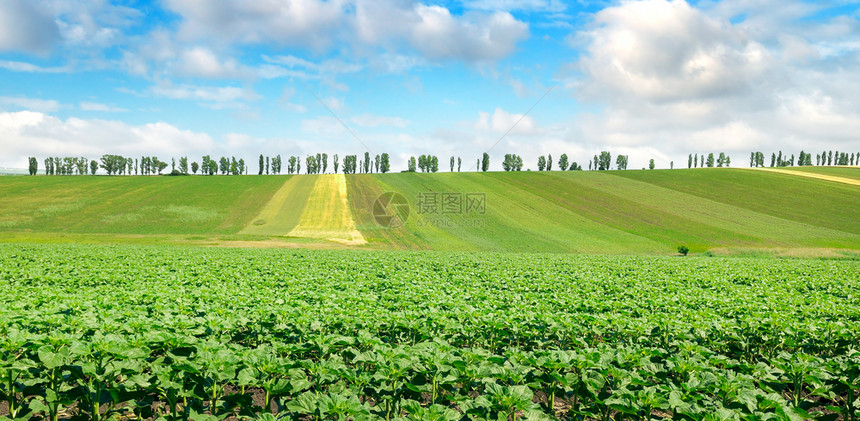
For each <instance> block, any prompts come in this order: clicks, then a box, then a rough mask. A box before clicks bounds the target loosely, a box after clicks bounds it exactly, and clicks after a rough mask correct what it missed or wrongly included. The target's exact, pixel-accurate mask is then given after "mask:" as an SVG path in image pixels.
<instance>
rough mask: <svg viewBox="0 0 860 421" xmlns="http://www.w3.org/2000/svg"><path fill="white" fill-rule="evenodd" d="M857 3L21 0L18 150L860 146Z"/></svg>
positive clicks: (576, 157)
mask: <svg viewBox="0 0 860 421" xmlns="http://www.w3.org/2000/svg"><path fill="white" fill-rule="evenodd" d="M858 9H860V2H857V1H845V0H831V1H816V2H810V1H796V0H778V1H775V0H774V1H772V0H761V1H748V0H726V1H696V2H685V1H681V0H675V1H666V0H641V1H601V0H595V1H589V0H581V1H556V0H524V1H513V0H467V1H410V0H377V1H366V0H329V1H320V0H260V1H250V0H219V1H204V0H161V1H144V0H124V1H108V0H44V1H38V2H37V1H31V0H4V1H2V2H0V80H2V83H0V150H2V151H3V153H2V154H0V166H2V167H18V168H21V167H26V158H27V157H28V156H37V157H39V159H40V161H41V160H42V159H43V158H44V157H46V156H85V157H88V158H90V159H93V158H98V157H99V156H101V155H102V154H109V153H113V154H121V155H125V156H134V157H138V156H142V155H147V156H152V155H156V156H158V157H160V158H161V159H163V160H164V159H169V158H170V157H179V156H189V158H191V159H192V160H199V158H200V156H202V155H206V154H208V155H214V156H236V157H237V158H240V157H241V158H245V159H246V160H251V161H252V162H256V159H255V157H256V156H258V155H259V154H261V153H262V154H266V155H276V154H280V155H283V156H288V155H299V156H305V155H307V154H312V153H317V152H326V153H328V154H329V155H333V154H335V153H337V154H339V155H341V156H343V155H345V154H360V153H363V152H364V151H370V152H371V153H377V154H378V153H382V152H388V153H390V154H391V155H392V161H393V162H392V163H393V166H394V169H395V170H397V169H401V168H402V167H405V162H406V159H407V157H408V156H410V155H419V154H426V153H430V154H435V155H438V156H439V157H440V160H442V161H443V162H447V158H448V157H450V156H452V155H454V156H460V157H462V158H463V161H464V168H463V169H464V170H466V169H468V168H471V166H473V165H474V162H475V158H477V157H478V156H480V155H481V153H483V152H485V151H489V153H490V155H491V157H492V162H493V167H492V168H493V169H501V160H502V157H503V155H504V154H506V153H517V154H519V155H522V156H523V158H524V160H525V162H526V167H531V168H533V169H534V168H536V162H537V156H538V155H539V154H548V153H549V154H552V155H553V156H554V157H556V159H557V157H558V156H560V155H561V154H562V153H567V154H568V155H569V156H570V158H571V160H573V161H576V162H579V163H580V164H585V163H586V161H588V160H589V159H590V157H591V156H593V155H594V154H596V153H598V152H599V151H601V150H609V151H610V152H612V153H613V155H617V154H627V155H629V156H630V168H639V167H644V166H646V165H647V162H648V160H649V159H655V161H656V163H657V166H658V167H660V168H668V167H669V165H670V162H672V161H674V162H675V164H676V167H680V166H683V165H685V163H686V157H687V154H689V153H699V154H701V153H708V152H722V151H725V152H728V153H729V154H730V155H731V156H732V157H733V160H734V162H735V165H743V163H744V162H745V161H746V158H747V157H748V156H749V152H750V151H752V150H761V151H764V152H766V153H768V154H769V153H770V152H772V151H778V150H783V151H786V152H787V153H789V154H790V153H795V154H797V153H799V152H800V151H801V150H806V151H809V150H814V151H816V152H819V151H821V150H825V149H827V150H832V149H836V150H840V151H849V152H860V99H858V98H860V76H858V75H860V72H858V71H857V70H858V69H860V12H858ZM529 110H531V111H530V112H528V114H527V115H525V113H526V112H527V111H529ZM344 125H346V126H347V127H348V128H349V130H351V131H352V132H353V133H355V136H353V135H352V134H351V133H350V132H349V131H348V130H347V129H346V128H344ZM505 133H507V135H505ZM466 164H468V165H466ZM586 166H587V164H586Z"/></svg>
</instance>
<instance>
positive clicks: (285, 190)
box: [241, 176, 315, 236]
mask: <svg viewBox="0 0 860 421" xmlns="http://www.w3.org/2000/svg"><path fill="white" fill-rule="evenodd" d="M314 182H315V179H314V177H310V176H289V177H288V178H287V179H286V181H284V184H283V185H282V186H281V188H280V189H278V191H277V192H276V193H275V194H274V195H273V196H272V198H271V200H269V202H268V203H266V205H265V206H263V208H262V209H261V210H260V213H259V214H257V216H256V217H254V218H253V221H252V222H251V223H250V224H248V225H247V226H246V227H245V228H243V229H242V231H241V232H242V233H243V234H257V235H277V236H281V235H287V234H289V233H290V231H292V230H293V228H295V227H296V225H298V224H299V221H300V220H301V217H302V212H303V211H304V209H305V204H306V203H307V199H308V197H309V196H310V194H311V191H312V190H313V188H314Z"/></svg>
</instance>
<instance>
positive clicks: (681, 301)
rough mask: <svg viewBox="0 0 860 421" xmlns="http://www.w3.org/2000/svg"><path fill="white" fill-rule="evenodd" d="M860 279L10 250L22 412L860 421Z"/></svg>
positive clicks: (816, 271)
mask: <svg viewBox="0 0 860 421" xmlns="http://www.w3.org/2000/svg"><path fill="white" fill-rule="evenodd" d="M858 269H860V265H858V263H857V262H851V261H803V260H785V261H773V260H757V259H751V260H743V259H738V260H732V259H707V258H704V259H671V258H640V257H572V256H549V255H495V254H434V253H428V254H419V253H381V252H379V253H376V252H374V253H339V252H310V251H301V252H296V251H267V250H257V251H241V250H198V249H184V248H176V249H173V248H160V249H159V248H146V247H129V248H125V247H119V248H110V247H83V246H73V247H72V246H10V247H4V248H3V249H2V250H0V282H2V284H0V304H2V308H0V334H2V337H0V352H2V362H0V373H2V374H0V383H2V385H0V393H2V398H3V400H5V401H6V404H5V405H0V415H5V416H7V417H9V418H34V417H35V418H50V419H52V420H56V419H58V418H89V419H93V420H100V419H106V418H116V417H122V418H143V419H155V418H159V417H163V418H165V419H170V420H177V419H193V420H200V421H202V420H217V419H223V418H227V417H240V418H241V417H261V416H263V415H264V414H275V415H269V416H270V417H271V416H280V417H287V418H290V419H301V420H304V419H356V420H359V419H387V420H390V419H422V420H424V419H426V420H459V419H520V418H523V419H547V418H549V419H553V418H561V419H610V418H611V419H661V418H664V419H803V418H816V419H837V418H839V417H841V419H857V417H858V416H860V412H858V406H860V401H858V393H860V380H858V379H859V378H860V353H858V351H857V350H856V344H857V343H858V338H859V337H860V334H858V332H860V296H858V294H857V293H856V291H857V287H858V284H860V279H858V276H857V273H858Z"/></svg>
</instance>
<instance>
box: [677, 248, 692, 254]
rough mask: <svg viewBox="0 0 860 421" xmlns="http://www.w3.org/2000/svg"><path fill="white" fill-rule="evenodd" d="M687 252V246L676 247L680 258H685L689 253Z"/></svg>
mask: <svg viewBox="0 0 860 421" xmlns="http://www.w3.org/2000/svg"><path fill="white" fill-rule="evenodd" d="M689 252H690V248H689V247H687V246H678V253H680V254H681V255H682V256H686V255H687V253H689Z"/></svg>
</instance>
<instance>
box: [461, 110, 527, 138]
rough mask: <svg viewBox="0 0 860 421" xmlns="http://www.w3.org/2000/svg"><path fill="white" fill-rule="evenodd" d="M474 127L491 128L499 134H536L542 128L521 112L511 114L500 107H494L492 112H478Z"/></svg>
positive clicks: (480, 128)
mask: <svg viewBox="0 0 860 421" xmlns="http://www.w3.org/2000/svg"><path fill="white" fill-rule="evenodd" d="M475 128H476V129H479V130H491V131H493V132H494V133H497V134H499V135H504V134H505V133H509V134H512V135H537V134H541V133H542V132H543V130H541V128H540V127H539V126H538V124H537V121H535V120H534V119H533V118H531V117H529V116H524V115H523V114H511V113H509V112H507V111H505V110H503V109H501V108H496V110H495V111H494V112H493V114H490V113H488V112H480V113H478V121H477V122H475Z"/></svg>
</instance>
